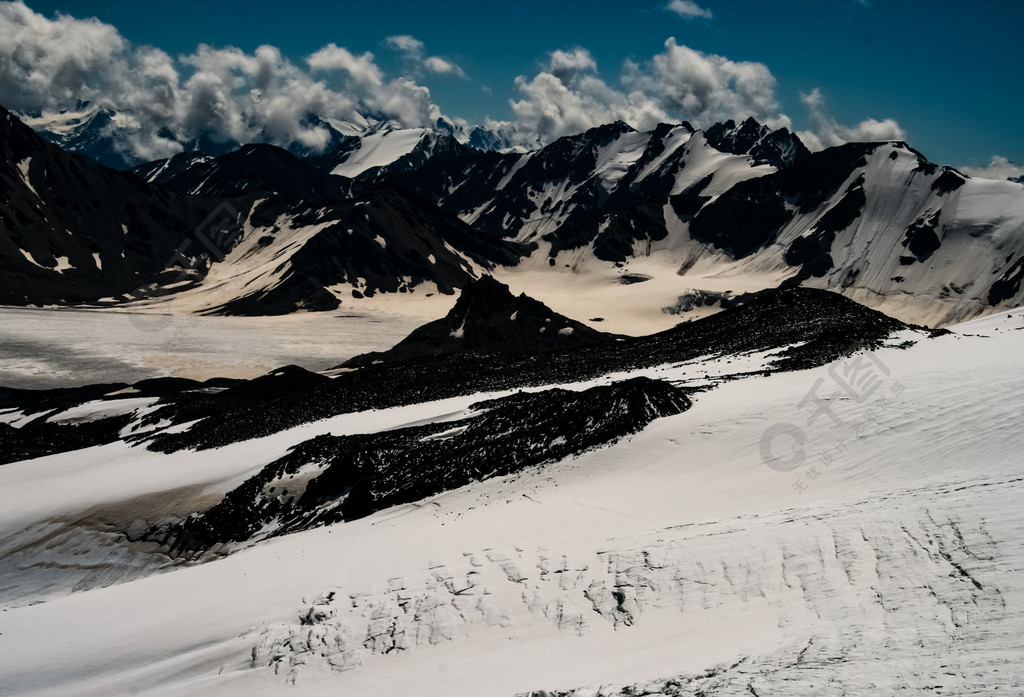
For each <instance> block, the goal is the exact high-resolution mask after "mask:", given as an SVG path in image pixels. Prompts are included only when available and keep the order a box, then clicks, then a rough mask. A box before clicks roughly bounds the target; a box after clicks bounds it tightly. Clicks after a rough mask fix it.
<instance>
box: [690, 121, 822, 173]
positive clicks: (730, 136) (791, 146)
mask: <svg viewBox="0 0 1024 697" xmlns="http://www.w3.org/2000/svg"><path fill="white" fill-rule="evenodd" d="M704 137H705V139H707V141H708V144H709V145H711V146H712V147H713V148H715V149H717V150H721V151H722V152H728V153H732V154H733V155H750V156H751V157H752V158H753V159H754V163H755V164H769V165H772V166H773V167H776V168H778V169H782V168H783V167H788V166H789V165H792V164H794V163H796V162H799V161H800V160H803V159H804V158H806V157H807V156H808V155H810V154H811V152H810V151H809V150H808V149H807V147H806V146H804V144H803V142H802V141H801V140H800V138H798V137H797V135H796V134H795V133H790V131H789V130H788V129H786V128H779V129H777V130H772V129H771V128H769V127H768V126H764V125H762V124H760V123H759V122H758V121H757V119H755V118H754V117H753V116H749V117H747V118H746V119H745V120H744V121H743V122H742V123H741V124H740V125H738V126H737V125H736V122H735V121H733V120H732V119H729V120H728V121H725V122H723V123H716V124H714V125H713V126H711V127H709V128H708V129H707V130H705V131H704Z"/></svg>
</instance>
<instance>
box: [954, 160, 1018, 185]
mask: <svg viewBox="0 0 1024 697" xmlns="http://www.w3.org/2000/svg"><path fill="white" fill-rule="evenodd" d="M960 171H961V172H963V173H964V174H966V175H967V176H969V177H980V178H982V179H1017V178H1018V177H1024V165H1021V164H1017V163H1016V162H1010V161H1009V160H1008V159H1006V158H1005V157H1003V156H1002V155H993V156H992V161H991V162H989V163H988V164H987V165H986V166H984V167H961V168H960Z"/></svg>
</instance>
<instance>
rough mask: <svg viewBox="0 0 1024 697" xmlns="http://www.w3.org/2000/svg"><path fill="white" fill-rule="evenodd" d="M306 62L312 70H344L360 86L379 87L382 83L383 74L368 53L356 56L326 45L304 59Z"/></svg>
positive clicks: (332, 45) (345, 50)
mask: <svg viewBox="0 0 1024 697" xmlns="http://www.w3.org/2000/svg"><path fill="white" fill-rule="evenodd" d="M306 62H307V63H309V67H310V68H312V69H313V70H344V71H346V72H347V73H348V74H349V75H351V76H352V79H353V80H355V81H356V82H358V83H361V84H367V85H380V84H382V83H383V82H384V76H383V73H382V72H381V70H380V68H378V67H377V64H376V63H374V61H373V54H372V53H370V52H369V51H367V52H366V53H364V54H363V55H361V56H356V55H354V54H353V53H351V52H350V51H349V50H348V49H346V48H340V47H338V46H335V45H334V44H327V45H326V46H324V47H323V48H322V49H320V50H319V51H317V52H316V53H314V54H313V55H311V56H310V57H309V58H308V59H306Z"/></svg>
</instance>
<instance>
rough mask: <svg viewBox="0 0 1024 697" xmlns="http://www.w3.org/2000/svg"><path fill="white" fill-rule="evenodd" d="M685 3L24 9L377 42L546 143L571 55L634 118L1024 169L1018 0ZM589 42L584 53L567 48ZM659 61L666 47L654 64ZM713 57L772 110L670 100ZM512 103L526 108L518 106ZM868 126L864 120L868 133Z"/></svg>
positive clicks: (296, 46)
mask: <svg viewBox="0 0 1024 697" xmlns="http://www.w3.org/2000/svg"><path fill="white" fill-rule="evenodd" d="M676 2H678V3H679V5H677V10H678V11H675V12H674V11H672V10H671V9H669V8H668V4H667V0H659V1H657V2H653V1H647V2H643V1H641V2H634V3H623V2H594V1H591V2H573V1H570V2H550V1H548V2H536V1H533V0H529V1H520V2H508V1H498V2H486V3H481V2H469V1H467V0H455V1H448V2H434V3H424V2H403V1H397V2H394V1H392V2H359V3H352V2H337V3H319V2H316V3H314V2H305V1H303V0H291V2H287V3H283V2H267V1H259V0H257V1H256V2H247V3H241V2H198V1H196V0H181V1H179V2H176V3H173V4H171V3H159V2H144V3H143V2H123V1H116V0H115V1H108V2H95V1H88V0H61V1H58V2H43V1H35V0H30V1H29V2H28V3H27V4H28V7H29V8H31V10H33V11H34V12H35V13H38V14H40V15H43V16H45V17H47V18H50V19H53V18H54V17H55V13H57V12H61V13H64V14H66V15H70V16H72V17H75V18H79V19H82V18H88V17H96V18H98V19H99V20H100V21H101V22H103V23H105V24H107V25H111V26H112V27H114V28H116V31H117V32H119V34H120V36H122V37H123V38H124V39H126V40H127V41H128V42H130V43H131V44H132V45H134V46H145V45H150V46H155V47H158V48H160V49H163V50H164V51H166V52H167V53H168V54H170V56H171V57H172V58H174V59H175V60H177V58H178V57H179V56H184V55H189V54H193V53H194V52H195V51H196V47H197V46H198V45H199V44H200V43H205V44H208V45H210V46H212V47H215V48H221V49H223V48H227V47H237V48H238V49H241V50H242V51H243V52H245V53H246V54H251V53H252V52H254V51H255V50H256V49H257V48H258V47H259V46H261V45H268V44H269V45H272V46H275V47H277V48H278V49H280V51H281V53H282V54H283V56H284V57H285V58H286V59H287V60H290V61H291V62H293V63H294V64H295V65H297V66H300V67H305V66H306V65H307V63H306V61H307V59H308V57H309V56H310V55H312V54H314V53H315V52H317V51H318V50H320V49H321V48H323V47H324V46H326V45H328V44H335V45H336V46H338V47H343V48H344V49H347V51H348V52H350V53H351V54H353V55H356V56H362V55H363V54H364V53H365V52H371V53H372V54H373V57H372V62H373V64H374V65H375V66H377V67H378V68H379V69H380V71H382V73H383V75H384V76H385V78H386V79H387V80H393V79H394V78H397V77H401V76H406V77H408V78H409V79H410V80H411V81H413V82H414V83H415V84H417V85H422V86H425V87H427V88H429V90H430V101H431V102H432V103H433V104H436V105H437V106H438V107H439V108H440V110H441V111H442V112H443V113H444V114H445V115H446V116H451V117H461V118H463V119H465V120H466V121H468V122H469V123H481V122H483V121H484V120H485V118H490V119H493V120H496V121H512V122H516V123H518V125H519V127H520V128H522V129H529V128H530V127H531V124H533V126H536V127H537V128H543V127H547V128H549V129H550V130H549V131H548V133H549V135H558V134H560V133H561V131H559V130H558V129H559V128H571V127H572V125H573V124H576V123H585V122H586V116H579V118H578V119H576V120H574V119H571V118H570V119H567V121H566V122H565V123H564V124H555V125H551V124H550V123H547V122H545V123H546V126H543V125H542V126H538V125H537V124H538V123H540V122H538V121H537V118H539V117H538V116H537V114H538V113H540V112H544V111H545V110H546V109H548V108H550V104H549V103H548V102H546V101H545V100H547V99H549V97H550V93H549V92H548V91H546V90H547V89H548V87H550V86H551V85H550V84H549V83H548V82H544V81H538V80H536V78H537V76H538V75H540V74H542V73H548V74H550V73H552V72H557V71H556V70H555V69H554V67H553V63H552V58H551V55H552V52H553V51H556V50H561V51H563V52H565V55H567V56H570V55H571V56H575V58H574V59H573V60H576V59H580V61H582V62H583V63H586V66H585V67H584V68H583V69H582V70H581V71H578V73H574V75H573V77H571V78H568V79H566V78H563V81H564V82H565V83H566V85H567V86H568V87H569V90H570V91H572V90H576V91H579V92H581V93H584V94H583V99H582V102H583V103H584V106H583V107H581V108H591V107H588V106H587V105H588V104H589V105H591V106H593V104H594V100H595V99H596V101H598V102H599V101H600V100H601V99H602V95H603V94H605V93H604V92H603V91H602V90H603V89H604V88H603V87H602V85H604V87H607V88H608V90H611V91H613V92H614V93H615V94H614V95H613V96H612V97H609V99H612V100H614V99H617V98H618V97H617V96H615V95H625V94H629V93H630V92H635V90H637V89H641V90H645V91H646V94H649V95H652V97H651V100H648V101H643V100H641V102H642V104H636V103H633V104H632V105H631V106H628V107H623V110H624V111H623V113H634V112H635V111H636V110H641V111H642V110H644V109H649V111H648V112H644V113H648V114H655V113H661V114H667V115H668V116H670V117H671V118H672V119H673V120H681V119H684V118H690V119H691V120H694V117H695V116H696V117H697V120H700V118H701V117H703V118H705V119H707V118H712V117H715V116H717V115H723V114H724V115H731V114H730V112H729V109H730V108H732V109H733V110H736V111H737V113H736V115H737V116H739V115H740V114H739V111H740V110H742V109H744V108H746V107H747V106H748V105H750V104H756V105H757V108H758V109H760V111H761V113H760V114H755V115H757V116H759V117H761V118H762V120H767V119H768V118H776V117H787V118H788V119H789V120H790V122H791V124H792V128H793V130H796V131H803V132H814V133H817V134H818V135H819V136H823V137H822V141H823V142H822V144H823V145H828V144H830V142H832V141H836V140H841V139H849V138H850V137H852V136H856V135H858V134H864V133H878V134H881V135H883V136H885V135H892V134H893V133H902V134H905V137H906V139H907V140H909V142H910V143H911V144H912V145H914V146H915V147H917V148H918V149H919V150H921V151H923V152H924V153H925V154H926V155H928V156H929V157H930V158H931V159H933V160H935V161H938V162H942V163H949V164H953V165H956V166H961V167H962V166H975V167H977V166H983V165H986V164H988V163H989V162H990V160H991V159H992V157H993V156H999V157H1002V158H1007V159H1008V160H1009V161H1011V162H1015V163H1021V162H1024V129H1021V127H1020V117H1019V114H1020V113H1021V102H1022V100H1024V96H1022V90H1021V87H1022V85H1021V82H1022V81H1021V79H1020V78H1019V77H1017V75H1019V65H1020V53H1019V47H1020V45H1021V38H1020V34H1021V32H1022V30H1024V3H1021V2H1012V1H992V2H976V3H972V4H966V3H963V2H959V1H957V2H954V1H951V0H950V1H945V0H938V1H931V2H925V1H923V0H902V1H900V2H897V1H896V0H832V1H828V0H819V1H816V2H811V1H807V2H804V1H796V0H795V1H792V2H775V3H765V2H753V1H748V0H700V1H699V2H692V1H687V0H676ZM395 36H406V37H414V38H415V39H416V40H417V41H418V42H422V46H421V47H420V48H418V49H417V50H416V51H415V52H414V54H410V53H409V52H408V51H404V52H403V51H402V50H398V49H397V48H396V42H395V41H391V42H390V43H389V42H388V40H387V38H388V37H395ZM670 37H673V38H674V40H675V41H674V44H673V46H674V47H685V48H686V49H692V50H693V51H695V52H696V53H697V58H696V59H694V58H693V56H692V55H691V54H690V53H689V52H688V51H687V52H684V51H681V50H679V49H678V48H672V49H669V48H667V47H666V41H667V40H668V39H669V38H670ZM580 48H581V49H585V53H582V52H573V50H574V49H580ZM684 53H685V56H689V57H690V59H693V60H697V61H698V63H699V64H697V65H691V66H688V67H685V68H684V71H683V73H682V74H681V75H682V76H681V77H680V74H677V73H671V72H665V71H666V68H665V67H664V66H665V65H666V64H667V63H671V62H673V61H674V60H676V59H678V58H679V57H680V56H681V55H682V54H684ZM580 56H586V57H587V59H586V60H584V59H582V58H580ZM656 56H662V64H661V67H660V68H659V67H657V65H656V61H655V57H656ZM685 56H684V57H685ZM429 58H435V59H440V60H442V61H444V62H443V63H433V64H431V65H433V66H434V67H438V66H442V67H443V66H449V67H451V68H452V69H451V70H448V71H436V70H431V69H425V67H424V65H425V63H424V61H425V60H427V59H429ZM702 59H707V61H709V63H708V64H709V65H710V64H712V63H715V61H717V63H715V64H717V65H722V63H723V61H727V62H728V63H729V64H739V65H741V66H750V65H758V64H759V65H760V67H761V68H762V70H761V71H760V72H759V73H758V74H757V75H756V76H755V77H756V79H758V80H764V79H767V80H768V81H769V82H772V84H771V89H770V94H769V95H768V97H767V99H768V100H769V101H771V102H772V104H770V105H766V104H765V102H764V99H765V95H764V94H763V90H764V87H763V85H759V86H758V87H756V88H755V89H754V91H755V92H756V94H754V95H753V96H751V95H750V94H747V95H744V96H743V98H740V99H737V100H732V99H731V97H730V95H728V94H721V95H717V94H716V95H712V96H711V99H712V100H718V101H716V102H715V104H716V106H714V107H713V108H708V109H704V110H703V111H700V110H699V109H698V113H696V114H690V113H686V111H687V109H686V108H684V107H682V106H680V103H679V102H677V101H674V100H673V99H670V98H668V97H666V95H665V94H664V93H663V92H662V91H661V90H662V89H663V84H659V83H665V82H666V81H671V80H673V79H681V80H687V79H691V78H692V76H693V75H694V74H695V73H694V72H693V71H696V74H699V72H700V70H701V69H702V67H703V63H700V61H701V60H702ZM570 62H572V61H570ZM627 62H629V63H630V64H631V65H633V66H634V67H635V68H636V69H635V70H634V71H633V79H632V80H631V81H626V82H624V81H623V80H622V74H623V71H624V66H626V65H627ZM725 70H727V71H728V70H729V68H725ZM584 73H585V75H584ZM183 76H184V73H183ZM519 76H522V78H521V84H520V85H519V86H517V83H516V79H517V77H519ZM730 76H732V77H731V78H730ZM766 76H767V78H766ZM591 78H594V79H596V80H599V81H600V84H597V83H595V82H594V80H593V79H591ZM732 78H735V75H734V74H733V73H728V74H726V75H725V77H722V76H719V79H721V80H724V81H725V82H724V83H723V84H722V85H719V87H722V89H725V90H728V89H729V84H730V83H729V82H728V81H729V79H732ZM183 79H184V77H183ZM570 79H571V80H572V81H573V82H572V84H570ZM524 84H525V85H526V89H523V85H524ZM595 84H596V85H597V92H594V91H593V88H594V85H595ZM554 86H555V87H559V86H558V84H557V83H554ZM335 89H338V90H339V91H343V89H344V87H343V86H342V87H335ZM559 89H561V88H559ZM714 89H717V88H714ZM588 90H589V91H588ZM815 90H817V92H815ZM808 95H810V96H808ZM3 96H4V95H3V92H2V90H0V97H3ZM510 100H516V101H518V102H523V101H526V102H529V103H528V104H527V105H526V106H525V107H523V108H522V109H521V111H516V110H514V109H513V108H512V107H511V106H510ZM751 100H754V101H753V102H752V101H751ZM626 101H631V102H636V100H628V99H627V100H626ZM650 104H654V105H655V106H653V107H650ZM729 105H732V106H731V107H730V106H729ZM555 106H556V107H557V106H558V105H555ZM705 106H706V105H705ZM649 107H650V108H649ZM629 109H633V111H629ZM604 113H606V112H603V111H600V110H598V111H595V112H593V113H592V114H590V116H592V118H594V119H599V118H600V116H601V115H603V114H604ZM608 113H611V112H608ZM615 113H618V112H615ZM531 118H532V119H533V121H531ZM638 118H639V117H638ZM580 119H582V120H580ZM627 120H629V119H627ZM866 120H874V124H875V125H872V122H871V121H866ZM862 123H866V126H865V128H863V129H858V126H859V125H861V124H862ZM637 125H639V124H637ZM698 125H700V124H698ZM887 129H888V130H887ZM894 129H896V130H895V131H894ZM829 139H832V141H830V140H829Z"/></svg>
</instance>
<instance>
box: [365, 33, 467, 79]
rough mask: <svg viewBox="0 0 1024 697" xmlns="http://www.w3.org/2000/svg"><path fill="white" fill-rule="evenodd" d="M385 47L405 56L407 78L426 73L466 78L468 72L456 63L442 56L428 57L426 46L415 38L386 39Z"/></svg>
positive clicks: (398, 36) (391, 37)
mask: <svg viewBox="0 0 1024 697" xmlns="http://www.w3.org/2000/svg"><path fill="white" fill-rule="evenodd" d="M384 45H385V46H387V47H388V48H390V49H392V50H394V51H399V52H400V53H402V54H404V57H405V62H406V69H407V71H408V73H409V75H408V76H407V77H414V78H415V77H418V76H420V75H422V73H423V72H424V71H426V72H429V73H434V74H436V75H455V76H457V77H463V78H464V77H466V72H465V71H464V70H463V69H462V68H461V67H460V66H459V65H458V64H456V63H455V62H454V61H451V60H448V59H447V58H441V57H440V56H428V55H427V51H426V45H425V44H424V43H423V42H422V41H420V40H419V39H417V38H416V37H415V36H409V35H408V34H399V35H396V36H389V37H387V38H386V39H384Z"/></svg>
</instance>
